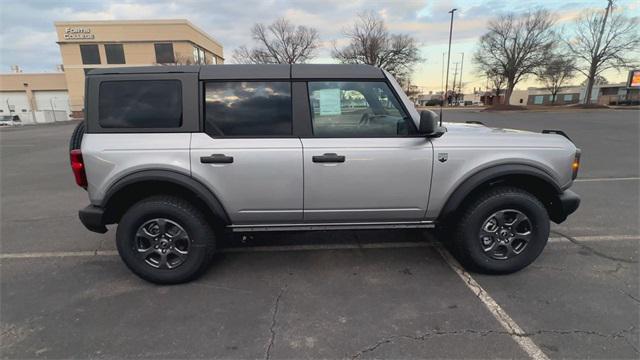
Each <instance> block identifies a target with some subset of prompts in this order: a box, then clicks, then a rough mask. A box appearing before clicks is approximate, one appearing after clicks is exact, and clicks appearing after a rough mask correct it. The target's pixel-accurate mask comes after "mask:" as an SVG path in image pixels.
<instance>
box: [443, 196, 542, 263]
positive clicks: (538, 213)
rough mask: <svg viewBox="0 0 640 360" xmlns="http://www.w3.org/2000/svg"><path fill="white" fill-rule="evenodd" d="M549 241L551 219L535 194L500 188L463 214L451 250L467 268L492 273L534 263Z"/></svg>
mask: <svg viewBox="0 0 640 360" xmlns="http://www.w3.org/2000/svg"><path fill="white" fill-rule="evenodd" d="M548 238H549V216H548V214H547V210H546V208H545V207H544V205H543V204H542V203H541V202H540V201H539V200H538V199H537V198H536V197H535V196H533V195H532V194H530V193H528V192H526V191H524V190H521V189H519V188H512V187H500V188H496V189H493V190H490V191H488V192H486V193H485V194H482V195H481V196H479V197H477V198H476V199H475V201H474V202H473V203H472V204H470V205H469V206H468V207H467V208H466V209H465V210H464V211H463V212H462V216H461V219H460V222H459V224H458V226H457V227H456V228H455V229H453V232H452V238H451V240H452V244H451V246H450V248H451V249H452V250H453V253H454V255H455V256H456V258H457V259H458V260H459V261H460V263H461V264H462V265H463V266H464V267H465V268H467V269H469V270H473V271H477V272H482V273H491V274H508V273H512V272H516V271H518V270H520V269H522V268H524V267H526V266H527V265H529V264H531V263H532V262H533V261H534V260H535V259H536V258H537V257H538V256H539V255H540V253H541V252H542V250H543V249H544V247H545V245H546V244H547V240H548Z"/></svg>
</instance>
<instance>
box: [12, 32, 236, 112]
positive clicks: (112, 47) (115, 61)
mask: <svg viewBox="0 0 640 360" xmlns="http://www.w3.org/2000/svg"><path fill="white" fill-rule="evenodd" d="M54 26H55V30H56V33H57V37H58V41H57V43H58V45H59V46H60V54H61V58H62V67H61V68H62V71H59V72H52V73H39V74H27V73H22V72H21V71H20V70H19V68H18V67H16V68H15V69H12V70H13V71H14V72H13V73H8V74H0V115H18V116H19V117H20V119H22V121H23V122H24V123H28V122H47V121H56V120H60V117H61V116H62V117H64V118H66V117H68V115H73V116H74V117H82V116H83V115H82V110H83V108H84V77H85V74H86V73H87V72H88V71H89V70H91V69H96V68H106V67H120V66H153V65H157V66H171V65H176V64H181V65H182V64H184V65H190V64H221V63H223V62H224V56H223V49H222V45H221V44H220V43H219V42H218V41H216V40H215V39H214V38H212V37H211V36H210V35H208V34H207V33H205V32H204V31H202V30H200V29H199V28H197V27H196V26H194V25H193V24H191V23H190V22H189V21H187V20H122V21H120V20H115V21H113V20H104V21H58V22H55V23H54ZM34 56H35V53H34ZM51 119H53V120H51Z"/></svg>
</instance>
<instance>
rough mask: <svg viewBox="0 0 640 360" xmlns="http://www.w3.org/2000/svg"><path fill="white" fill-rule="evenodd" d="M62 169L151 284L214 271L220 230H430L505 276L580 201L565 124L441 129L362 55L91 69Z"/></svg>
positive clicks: (90, 220)
mask: <svg viewBox="0 0 640 360" xmlns="http://www.w3.org/2000/svg"><path fill="white" fill-rule="evenodd" d="M85 102H86V103H85V110H86V114H85V115H86V119H85V121H83V122H82V123H80V124H79V125H78V127H77V128H76V130H75V131H74V134H73V136H72V138H71V144H70V157H71V167H72V169H73V173H74V175H75V180H76V182H77V184H78V185H79V186H81V187H83V188H85V189H86V190H87V191H88V195H89V201H90V205H89V206H87V207H86V208H84V209H82V210H80V213H79V216H80V220H81V221H82V223H83V224H84V225H85V226H86V227H87V229H89V230H91V231H95V232H99V233H104V232H106V231H107V227H106V225H109V224H118V226H117V232H116V243H117V244H116V245H117V248H118V252H119V254H120V256H121V257H122V259H123V261H124V262H125V264H126V265H127V266H128V267H129V268H130V269H131V270H132V271H133V272H134V273H136V274H137V275H139V276H141V277H142V278H144V279H146V280H148V281H151V282H156V283H180V282H185V281H188V280H190V279H193V278H195V277H196V276H198V275H199V274H201V273H202V272H203V271H204V270H205V269H206V268H207V266H208V264H209V263H210V261H211V259H212V255H213V253H214V250H215V246H216V238H219V236H220V234H221V233H222V232H223V231H230V232H249V231H274V230H277V231H285V230H333V229H389V228H436V229H437V230H438V231H439V233H440V234H442V237H441V239H442V241H443V242H444V243H445V244H447V245H448V246H449V248H450V249H451V251H452V253H453V254H454V256H455V257H456V258H457V259H458V260H459V261H460V262H461V263H462V264H463V265H464V266H465V267H466V268H468V269H470V270H473V271H478V272H484V273H494V274H499V273H511V272H514V271H517V270H520V269H522V268H524V267H525V266H527V265H529V264H530V263H531V262H532V261H534V260H535V259H536V258H537V257H538V255H540V253H541V252H542V250H543V248H544V247H545V245H546V242H547V239H548V237H549V227H550V221H553V222H556V223H560V222H562V221H564V220H565V219H566V218H567V216H568V215H569V214H571V213H572V212H574V211H575V210H576V209H577V207H578V205H579V203H580V198H579V197H578V196H577V195H576V194H575V193H574V192H572V191H571V190H569V188H570V187H571V185H572V183H573V180H574V179H575V178H576V176H577V173H578V168H579V162H580V150H579V149H577V148H576V146H575V145H574V144H573V143H572V141H571V140H570V139H569V138H568V136H566V135H565V134H564V133H562V132H561V131H557V130H550V131H543V133H541V134H538V133H532V132H525V131H517V130H506V129H497V128H490V127H487V126H484V125H482V124H478V123H465V124H454V123H444V126H442V124H439V123H438V117H437V116H436V114H435V113H433V112H431V111H423V112H421V113H419V112H418V111H417V110H416V109H415V107H414V105H413V104H412V103H411V101H410V100H409V99H408V98H407V96H406V95H405V94H404V92H403V91H402V88H401V87H400V85H398V83H397V82H396V80H395V79H394V78H393V77H392V76H391V75H390V74H389V73H387V72H386V71H384V70H381V69H379V68H376V67H372V66H367V65H312V64H309V65H306V64H303V65H206V66H171V67H161V66H156V67H140V68H113V69H95V70H92V71H90V72H89V74H88V76H87V78H86V99H85Z"/></svg>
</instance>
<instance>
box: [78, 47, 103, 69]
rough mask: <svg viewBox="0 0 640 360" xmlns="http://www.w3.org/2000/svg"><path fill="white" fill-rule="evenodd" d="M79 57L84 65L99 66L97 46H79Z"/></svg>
mask: <svg viewBox="0 0 640 360" xmlns="http://www.w3.org/2000/svg"><path fill="white" fill-rule="evenodd" d="M80 56H81V57H82V63H83V64H85V65H93V64H100V51H98V45H80Z"/></svg>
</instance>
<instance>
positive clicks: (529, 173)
mask: <svg viewBox="0 0 640 360" xmlns="http://www.w3.org/2000/svg"><path fill="white" fill-rule="evenodd" d="M498 185H509V186H514V187H518V188H520V189H523V190H525V191H528V192H530V193H531V194H533V195H534V196H535V197H536V198H538V199H539V200H540V201H541V202H542V203H543V204H544V206H545V207H546V209H547V212H548V214H549V218H550V219H551V220H552V221H554V222H556V223H560V222H562V221H564V220H565V219H566V215H564V213H563V211H562V206H561V203H560V197H559V196H560V194H562V189H561V187H560V186H559V185H558V184H557V182H556V181H555V180H554V179H553V177H551V175H549V174H548V173H547V172H546V171H544V170H542V169H539V168H537V167H535V166H532V165H525V164H501V165H496V166H492V167H490V168H486V169H482V170H480V171H478V172H476V173H474V174H472V175H470V176H469V177H468V178H467V179H465V180H464V181H463V182H462V183H460V185H458V187H457V188H456V189H455V190H454V191H453V192H452V193H451V195H450V196H449V198H448V199H447V201H446V202H445V205H444V206H443V208H442V211H441V212H440V215H439V216H438V220H439V221H443V220H446V219H448V218H450V217H451V216H452V215H454V214H456V212H457V211H458V209H460V208H461V206H462V205H463V204H464V203H465V202H466V201H467V200H469V199H471V198H473V197H475V196H477V195H478V194H479V193H481V192H483V191H486V190H487V189H488V188H491V187H494V186H498Z"/></svg>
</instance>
